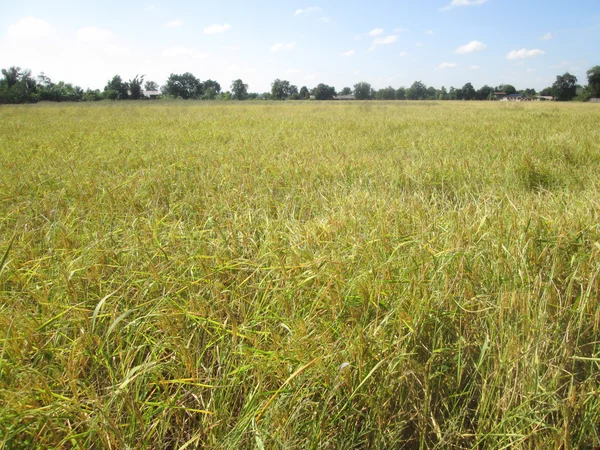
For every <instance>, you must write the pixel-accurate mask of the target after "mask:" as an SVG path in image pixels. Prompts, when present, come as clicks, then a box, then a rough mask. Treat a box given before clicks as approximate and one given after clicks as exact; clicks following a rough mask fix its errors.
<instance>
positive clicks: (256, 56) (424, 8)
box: [0, 0, 600, 92]
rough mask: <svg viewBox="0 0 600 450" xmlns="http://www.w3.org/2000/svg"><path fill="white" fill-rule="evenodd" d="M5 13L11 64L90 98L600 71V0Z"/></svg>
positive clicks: (92, 4) (82, 6) (305, 2)
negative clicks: (177, 76) (172, 86)
mask: <svg viewBox="0 0 600 450" xmlns="http://www.w3.org/2000/svg"><path fill="white" fill-rule="evenodd" d="M0 2H2V3H4V4H2V3H0V10H1V11H2V15H1V17H0V67H8V66H11V65H18V66H21V67H23V68H29V69H31V70H32V71H33V72H34V74H37V73H39V72H41V71H44V72H45V73H46V74H47V75H48V76H50V78H52V79H53V80H54V81H58V80H65V81H70V82H73V83H75V84H78V85H80V86H83V87H86V88H87V87H92V88H100V89H102V88H103V87H104V85H105V84H106V82H107V80H108V79H109V78H111V77H112V76H113V75H114V74H116V73H118V74H120V75H121V76H122V77H123V78H125V79H130V78H132V77H133V76H135V75H136V74H140V75H141V74H145V75H146V79H147V80H149V79H150V80H154V81H157V82H158V83H159V84H162V83H164V81H165V79H166V78H167V77H168V75H169V74H170V73H172V72H174V73H182V72H186V71H189V72H192V73H194V74H195V75H196V76H197V77H199V78H200V79H201V80H205V79H207V78H212V79H216V80H217V81H219V83H221V85H222V87H223V88H228V87H229V85H230V84H231V81H232V80H233V79H236V78H241V79H243V80H244V82H246V83H248V84H249V90H250V91H256V92H259V91H266V90H269V89H270V83H271V81H272V80H273V79H275V78H281V79H287V80H290V81H291V82H292V83H293V84H297V85H298V86H299V87H300V86H303V85H306V86H308V87H309V88H310V87H312V86H315V85H316V84H318V83H320V82H323V83H327V84H330V85H333V86H335V87H336V88H337V89H338V90H339V89H341V88H342V87H344V86H352V85H354V84H355V83H356V82H358V81H367V82H370V83H371V84H372V85H373V86H374V87H375V88H381V87H385V86H388V85H391V86H394V87H396V88H397V87H399V86H410V85H411V84H412V82H413V81H415V80H421V81H423V82H424V83H425V84H427V85H433V86H435V87H438V88H439V87H441V86H446V88H448V87H450V86H455V87H461V86H463V85H464V84H465V83H466V82H472V83H473V85H474V86H475V87H476V88H478V87H480V86H481V85H483V84H490V85H499V84H501V83H510V84H514V85H515V86H516V87H517V88H518V89H521V88H526V87H534V88H536V89H541V88H543V87H545V86H548V85H550V84H552V82H553V81H554V79H555V78H556V75H558V74H562V73H564V72H566V71H569V72H571V73H573V74H574V75H576V76H577V77H578V79H579V81H580V82H581V83H585V82H586V78H585V71H586V70H587V69H589V68H590V67H591V66H594V65H598V64H600V51H599V50H598V48H599V47H598V44H599V43H600V0H576V1H573V2H564V1H558V0H543V1H542V0H535V1H534V0H529V1H528V0H520V1H517V0H418V1H417V0H395V1H373V0H372V1H358V0H346V1H339V0H332V1H323V0H289V1H288V0H280V1H266V0H263V1H248V0H246V1H240V0H230V1H227V0H223V1H211V2H205V1H190V2H184V1H169V2H167V1H160V0H147V1H127V2H125V1H112V0H110V1H102V2H100V1H85V0H84V1H62V2H61V1H57V2H47V1H44V2H42V1H26V0H25V1H21V2H7V1H6V0H0Z"/></svg>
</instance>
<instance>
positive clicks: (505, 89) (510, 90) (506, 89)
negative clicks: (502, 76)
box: [496, 84, 517, 95]
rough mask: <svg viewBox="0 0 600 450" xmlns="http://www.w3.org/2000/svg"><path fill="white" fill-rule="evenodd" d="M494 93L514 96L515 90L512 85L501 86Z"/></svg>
mask: <svg viewBox="0 0 600 450" xmlns="http://www.w3.org/2000/svg"><path fill="white" fill-rule="evenodd" d="M496 92H504V93H505V94H507V95H511V94H516V93H517V90H516V89H515V87H514V86H513V85H512V84H501V85H500V86H498V87H497V88H496Z"/></svg>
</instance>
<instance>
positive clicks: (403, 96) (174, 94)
mask: <svg viewBox="0 0 600 450" xmlns="http://www.w3.org/2000/svg"><path fill="white" fill-rule="evenodd" d="M144 78H145V76H144V75H141V76H139V75H136V76H135V77H134V78H133V79H131V80H128V81H125V80H123V79H122V78H121V76H119V75H115V76H114V77H113V78H112V79H110V80H109V81H108V82H107V83H106V86H104V89H103V90H102V91H101V90H100V89H95V90H92V89H87V90H85V91H84V90H83V89H82V88H81V87H79V86H74V85H73V84H71V83H65V82H63V81H59V82H57V83H54V82H52V80H51V79H50V78H49V77H47V76H46V75H45V74H44V73H43V72H42V73H40V75H38V76H37V77H33V76H32V74H31V71H30V70H22V69H21V68H20V67H10V68H8V69H2V79H0V103H35V102H38V101H55V102H65V101H71V102H79V101H99V100H140V99H143V98H147V97H148V95H151V96H153V95H156V93H158V94H160V95H161V96H163V97H166V98H174V99H176V98H180V99H185V100H187V99H193V100H253V99H260V100H307V99H315V100H332V99H333V98H334V97H336V96H339V95H353V96H354V98H355V99H356V100H492V99H494V95H493V93H494V92H504V93H506V94H508V95H510V94H516V93H520V94H522V95H526V96H528V97H531V96H534V95H536V94H539V95H543V96H552V97H554V99H555V100H558V101H570V100H580V101H587V100H588V99H590V98H592V97H600V66H594V67H592V68H591V69H589V70H588V71H587V81H588V84H587V85H586V86H580V85H578V84H577V81H578V80H577V77H575V76H574V75H572V74H570V73H565V74H563V75H558V76H557V77H556V81H555V82H554V83H553V84H552V86H549V87H547V88H545V89H543V90H542V91H540V92H539V93H538V92H536V91H535V89H531V88H530V89H522V90H517V89H516V88H515V87H514V86H512V85H510V84H502V85H499V86H495V87H492V86H488V85H484V86H482V87H481V88H479V89H477V90H476V89H475V88H474V87H473V85H472V84H471V83H466V84H465V85H464V86H462V87H460V88H455V87H453V86H450V88H448V89H446V88H445V87H444V86H442V87H441V89H436V88H435V87H433V86H427V85H425V84H424V83H423V82H421V81H415V82H414V83H413V84H412V85H411V86H410V87H408V88H405V87H400V88H397V89H396V88H393V87H391V86H388V87H386V88H382V89H378V90H375V89H373V87H372V86H371V85H370V84H369V83H367V82H364V81H361V82H359V83H356V84H355V85H354V86H353V88H350V87H344V88H343V89H341V90H340V91H339V92H338V91H336V89H335V88H334V87H333V86H329V85H327V84H324V83H319V84H318V85H317V86H315V87H313V88H312V89H309V88H308V87H306V86H302V87H301V88H300V89H298V86H296V85H293V84H291V83H290V82H289V81H288V80H280V79H275V80H274V81H273V82H272V83H271V91H270V92H263V93H258V92H248V85H247V84H245V83H244V82H243V81H242V80H241V79H237V80H233V81H232V83H231V86H230V89H229V90H227V91H222V90H221V85H220V84H219V83H218V82H217V81H215V80H211V79H208V80H205V81H201V80H200V79H199V78H196V76H195V75H193V74H192V73H190V72H186V73H183V74H171V75H170V76H169V78H168V79H167V80H166V82H165V84H164V85H163V86H159V85H158V83H156V82H154V81H150V80H146V81H144Z"/></svg>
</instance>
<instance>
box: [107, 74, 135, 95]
mask: <svg viewBox="0 0 600 450" xmlns="http://www.w3.org/2000/svg"><path fill="white" fill-rule="evenodd" d="M104 92H105V93H106V96H107V97H108V98H110V99H111V100H127V99H128V98H129V83H127V82H125V81H123V80H122V79H121V76H120V75H115V76H114V77H113V78H112V79H111V80H109V81H108V83H106V86H105V87H104Z"/></svg>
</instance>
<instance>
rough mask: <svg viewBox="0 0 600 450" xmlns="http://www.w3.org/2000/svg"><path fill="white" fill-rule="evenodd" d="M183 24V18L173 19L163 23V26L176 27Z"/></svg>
mask: <svg viewBox="0 0 600 450" xmlns="http://www.w3.org/2000/svg"><path fill="white" fill-rule="evenodd" d="M182 25H183V20H181V19H175V20H171V21H170V22H167V23H165V27H171V28H177V27H180V26H182Z"/></svg>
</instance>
